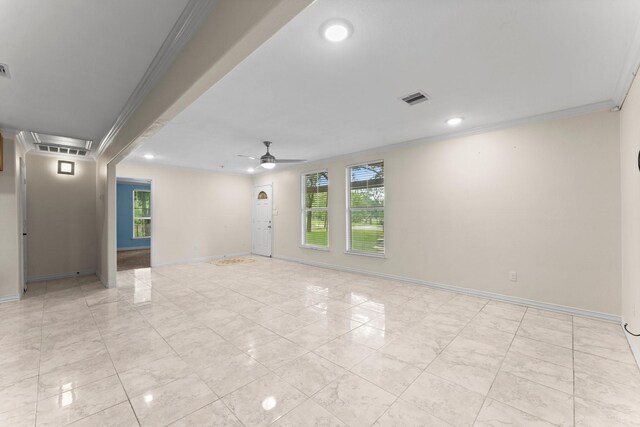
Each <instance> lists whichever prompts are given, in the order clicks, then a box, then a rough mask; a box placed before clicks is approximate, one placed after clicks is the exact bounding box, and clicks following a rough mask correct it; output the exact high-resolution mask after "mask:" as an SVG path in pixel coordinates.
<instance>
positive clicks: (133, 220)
mask: <svg viewBox="0 0 640 427" xmlns="http://www.w3.org/2000/svg"><path fill="white" fill-rule="evenodd" d="M151 197H152V195H151V180H148V179H138V178H120V177H118V178H117V180H116V230H117V233H116V248H117V267H118V271H123V270H133V269H139V268H149V267H151V239H152V233H151V230H152V226H151V225H152V221H153V213H152V210H151Z"/></svg>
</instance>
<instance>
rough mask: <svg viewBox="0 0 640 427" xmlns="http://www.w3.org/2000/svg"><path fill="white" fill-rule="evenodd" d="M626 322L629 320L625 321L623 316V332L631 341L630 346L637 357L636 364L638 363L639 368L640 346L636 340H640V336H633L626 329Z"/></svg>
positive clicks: (629, 341) (628, 340)
mask: <svg viewBox="0 0 640 427" xmlns="http://www.w3.org/2000/svg"><path fill="white" fill-rule="evenodd" d="M625 323H627V322H625V320H624V318H622V322H621V326H622V333H623V334H624V336H625V337H627V342H628V343H629V347H631V353H633V357H634V358H635V359H636V364H637V365H638V368H640V348H638V346H637V345H636V340H640V338H636V337H633V336H631V334H629V333H628V332H627V331H625V330H624V324H625Z"/></svg>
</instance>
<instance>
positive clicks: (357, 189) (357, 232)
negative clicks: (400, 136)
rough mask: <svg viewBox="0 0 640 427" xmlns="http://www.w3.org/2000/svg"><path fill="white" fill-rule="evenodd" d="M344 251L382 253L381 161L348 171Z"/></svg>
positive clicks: (382, 178) (382, 199)
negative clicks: (345, 249) (345, 244)
mask: <svg viewBox="0 0 640 427" xmlns="http://www.w3.org/2000/svg"><path fill="white" fill-rule="evenodd" d="M347 179H348V183H349V193H348V196H347V197H348V198H349V200H348V213H347V215H348V218H347V221H348V227H347V228H348V231H347V232H348V236H347V250H348V251H349V252H354V253H363V254H377V255H383V254H384V162H383V161H379V162H371V163H365V164H361V165H355V166H351V167H349V168H347Z"/></svg>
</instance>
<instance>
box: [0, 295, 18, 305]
mask: <svg viewBox="0 0 640 427" xmlns="http://www.w3.org/2000/svg"><path fill="white" fill-rule="evenodd" d="M18 300H20V296H19V295H18V294H15V295H5V296H3V297H0V304H2V303H5V302H13V301H18Z"/></svg>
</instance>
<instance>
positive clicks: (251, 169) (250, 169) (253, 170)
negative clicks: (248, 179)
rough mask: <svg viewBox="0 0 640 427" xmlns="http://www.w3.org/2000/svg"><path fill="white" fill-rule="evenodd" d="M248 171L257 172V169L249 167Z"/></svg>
mask: <svg viewBox="0 0 640 427" xmlns="http://www.w3.org/2000/svg"><path fill="white" fill-rule="evenodd" d="M247 172H249V173H253V172H255V169H254V168H249V169H247Z"/></svg>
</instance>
